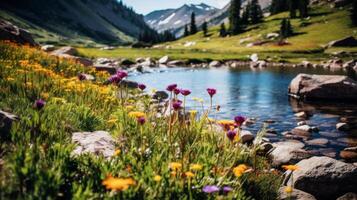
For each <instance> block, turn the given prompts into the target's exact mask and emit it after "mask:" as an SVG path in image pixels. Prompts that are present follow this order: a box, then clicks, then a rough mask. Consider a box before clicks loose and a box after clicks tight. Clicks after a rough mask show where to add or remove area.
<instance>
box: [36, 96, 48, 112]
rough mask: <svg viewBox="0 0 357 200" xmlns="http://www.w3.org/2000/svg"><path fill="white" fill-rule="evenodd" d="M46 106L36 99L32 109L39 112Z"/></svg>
mask: <svg viewBox="0 0 357 200" xmlns="http://www.w3.org/2000/svg"><path fill="white" fill-rule="evenodd" d="M45 105H46V102H45V101H44V100H42V99H38V100H36V101H35V104H34V107H35V108H36V109H38V110H41V109H42V108H43V107H44V106H45Z"/></svg>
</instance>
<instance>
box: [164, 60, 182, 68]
mask: <svg viewBox="0 0 357 200" xmlns="http://www.w3.org/2000/svg"><path fill="white" fill-rule="evenodd" d="M184 64H185V62H184V61H182V60H173V61H170V62H168V63H167V66H171V67H176V66H181V65H184Z"/></svg>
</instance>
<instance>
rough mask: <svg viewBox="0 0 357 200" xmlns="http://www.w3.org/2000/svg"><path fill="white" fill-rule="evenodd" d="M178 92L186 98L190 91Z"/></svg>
mask: <svg viewBox="0 0 357 200" xmlns="http://www.w3.org/2000/svg"><path fill="white" fill-rule="evenodd" d="M180 92H181V94H182V95H183V96H188V95H190V94H191V91H190V90H180Z"/></svg>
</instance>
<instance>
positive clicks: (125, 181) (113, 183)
mask: <svg viewBox="0 0 357 200" xmlns="http://www.w3.org/2000/svg"><path fill="white" fill-rule="evenodd" d="M102 184H103V185H104V186H105V187H106V188H107V189H108V190H109V189H110V190H115V191H124V190H127V189H128V188H129V186H132V185H135V181H134V180H133V179H132V178H113V177H112V176H108V177H107V178H106V179H104V180H103V182H102Z"/></svg>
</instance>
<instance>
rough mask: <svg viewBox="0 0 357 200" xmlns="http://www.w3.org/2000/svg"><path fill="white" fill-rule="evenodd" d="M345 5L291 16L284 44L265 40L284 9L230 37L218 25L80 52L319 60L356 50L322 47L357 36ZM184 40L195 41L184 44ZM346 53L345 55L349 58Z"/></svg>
mask: <svg viewBox="0 0 357 200" xmlns="http://www.w3.org/2000/svg"><path fill="white" fill-rule="evenodd" d="M349 15H350V13H349V11H348V8H343V9H331V8H329V7H314V8H313V9H311V17H309V18H307V19H303V20H301V19H293V20H292V21H291V22H292V25H293V29H294V32H295V35H294V36H292V37H290V38H288V39H287V41H288V42H289V43H290V44H289V45H285V46H278V45H276V42H277V41H276V40H268V39H267V38H266V35H267V34H268V33H273V32H277V33H278V32H279V30H280V23H281V20H282V19H283V18H285V17H288V13H287V12H285V13H280V14H277V15H273V16H270V17H268V18H266V19H265V20H264V22H262V23H260V24H258V25H254V26H249V27H247V31H246V32H244V33H242V34H239V35H237V36H233V37H225V38H221V37H219V36H218V31H219V27H211V28H210V29H209V35H210V36H209V37H206V38H205V37H203V34H202V32H199V33H197V34H195V35H192V36H189V37H185V38H182V39H180V40H177V41H174V42H170V43H165V44H162V45H160V46H161V48H159V49H129V48H127V49H125V48H121V49H116V50H114V51H98V50H97V49H95V48H92V49H88V48H82V49H80V52H81V53H82V54H83V55H85V56H89V57H125V58H135V57H145V56H150V57H157V58H158V57H161V56H163V55H170V56H171V57H173V58H174V59H184V60H187V59H190V58H194V59H202V60H207V59H210V60H225V59H247V56H248V55H250V54H252V53H258V54H259V55H260V57H261V58H269V59H271V60H273V61H282V60H286V61H291V62H300V61H302V60H306V59H307V60H311V61H320V60H324V59H327V58H329V57H330V55H329V53H332V52H334V51H338V50H341V49H343V50H344V51H347V52H357V48H335V49H334V48H332V49H327V50H326V51H325V49H324V48H323V46H324V45H326V44H327V43H328V42H330V41H332V40H336V39H341V38H343V37H346V36H357V28H353V27H351V20H350V17H349ZM256 41H268V43H266V44H264V45H262V46H253V47H247V44H249V43H252V42H256ZM187 42H194V43H196V44H195V45H193V46H189V47H185V46H184V45H185V44H186V43H187ZM350 58H351V57H348V58H346V59H350Z"/></svg>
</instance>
